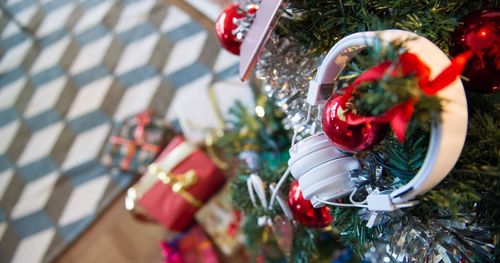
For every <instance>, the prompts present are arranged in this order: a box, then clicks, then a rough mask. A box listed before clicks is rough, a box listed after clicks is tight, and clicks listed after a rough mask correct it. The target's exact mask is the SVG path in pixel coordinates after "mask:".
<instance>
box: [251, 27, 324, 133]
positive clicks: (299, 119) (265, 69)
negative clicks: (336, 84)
mask: <svg viewBox="0 0 500 263" xmlns="http://www.w3.org/2000/svg"><path fill="white" fill-rule="evenodd" d="M321 60H322V57H317V58H310V57H306V55H305V54H304V52H302V51H301V49H300V46H299V45H297V44H296V43H293V42H292V41H290V40H289V39H287V38H285V37H279V36H277V35H276V34H271V37H270V38H269V40H268V41H267V43H266V46H265V50H264V51H263V52H262V54H261V55H260V59H259V62H258V63H257V68H256V76H257V77H258V78H260V79H264V80H265V81H266V82H267V85H266V86H265V87H264V92H265V93H266V94H267V95H268V96H269V97H272V98H274V99H275V100H276V104H277V106H279V107H280V108H281V109H282V110H283V112H284V113H285V114H286V118H285V120H284V122H283V124H284V126H285V129H288V130H298V131H299V133H303V134H304V135H305V134H311V133H314V132H316V131H319V130H321V122H320V120H319V118H320V116H319V115H320V113H321V108H313V109H312V110H311V112H310V118H309V119H308V121H306V119H307V114H306V113H307V107H306V105H307V103H306V96H307V89H308V88H309V81H310V80H312V79H313V78H314V73H315V72H316V69H317V67H318V65H319V64H320V62H321Z"/></svg>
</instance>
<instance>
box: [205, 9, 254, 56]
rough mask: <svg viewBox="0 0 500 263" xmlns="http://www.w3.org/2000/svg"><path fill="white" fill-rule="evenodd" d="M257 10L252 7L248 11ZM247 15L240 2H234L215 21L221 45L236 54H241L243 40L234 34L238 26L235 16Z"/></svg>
mask: <svg viewBox="0 0 500 263" xmlns="http://www.w3.org/2000/svg"><path fill="white" fill-rule="evenodd" d="M255 11H256V9H250V10H249V11H248V12H249V13H251V14H253V13H255ZM245 15H246V14H245V12H244V11H243V10H241V9H240V8H239V5H238V4H232V5H230V6H228V7H226V9H224V11H222V13H221V14H220V15H219V17H218V18H217V20H216V22H215V33H216V35H217V38H218V39H219V42H220V44H221V46H222V47H223V48H224V49H226V50H227V51H229V52H231V53H233V54H235V55H239V54H240V47H241V40H239V39H238V38H237V37H236V36H235V35H234V34H233V30H234V29H236V27H237V25H236V24H235V23H234V22H233V18H237V19H238V18H243V17H245Z"/></svg>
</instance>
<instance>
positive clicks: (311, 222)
mask: <svg viewBox="0 0 500 263" xmlns="http://www.w3.org/2000/svg"><path fill="white" fill-rule="evenodd" d="M288 205H289V206H290V209H292V212H293V217H294V218H295V220H297V221H299V223H301V224H303V225H305V226H308V227H326V226H328V225H329V224H330V223H331V222H332V221H333V216H332V215H331V214H330V208H328V207H326V206H324V207H321V208H313V206H312V204H311V201H309V200H306V199H304V197H303V196H302V191H301V190H300V188H299V182H298V181H294V182H292V185H291V186H290V191H288Z"/></svg>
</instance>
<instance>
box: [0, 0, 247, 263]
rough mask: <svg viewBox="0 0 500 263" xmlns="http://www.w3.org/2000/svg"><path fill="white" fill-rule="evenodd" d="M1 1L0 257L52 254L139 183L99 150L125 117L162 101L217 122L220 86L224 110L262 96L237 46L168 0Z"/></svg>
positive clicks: (171, 112)
mask: <svg viewBox="0 0 500 263" xmlns="http://www.w3.org/2000/svg"><path fill="white" fill-rule="evenodd" d="M0 5H1V9H2V16H1V17H0V56H1V57H0V262H39V261H51V259H53V258H54V257H55V256H56V255H57V254H58V253H60V251H61V250H62V249H64V247H66V246H67V245H68V244H69V243H71V242H72V241H73V240H74V239H75V238H76V237H78V235H79V234H81V233H82V231H84V230H85V228H87V227H88V226H89V224H90V223H91V222H92V221H93V220H94V219H95V218H96V216H97V214H98V213H99V212H100V211H102V209H104V208H105V207H106V206H107V205H108V204H109V203H110V201H111V200H113V198H115V197H116V196H117V195H118V194H119V193H120V192H122V191H123V189H125V188H126V187H127V186H128V185H129V183H130V182H131V180H132V179H133V177H132V175H127V174H120V173H110V172H108V171H107V170H106V169H105V168H104V167H102V166H101V164H100V163H99V161H98V160H99V156H100V154H101V151H102V148H103V145H104V143H105V141H106V138H107V136H108V135H109V133H110V131H111V129H112V127H113V125H114V124H115V123H116V122H118V121H121V120H123V119H124V118H126V117H128V116H131V115H133V114H135V113H137V112H140V111H142V110H144V109H146V108H148V107H151V108H154V109H155V110H156V111H157V112H158V113H161V114H164V116H165V117H166V118H167V119H169V120H171V121H175V119H177V117H178V114H177V113H179V112H184V113H186V114H188V115H189V114H191V115H193V116H198V117H197V118H198V119H199V121H200V122H201V124H199V125H201V126H202V127H204V126H207V127H209V126H211V125H212V126H213V122H214V121H213V119H214V117H213V116H209V115H210V114H212V115H213V113H207V111H206V110H205V109H204V107H209V106H208V104H210V102H209V100H208V95H207V94H208V90H209V89H210V88H212V87H213V88H214V89H216V93H217V92H218V95H217V97H218V98H219V100H220V104H221V106H223V108H224V109H222V111H223V112H224V111H225V109H227V108H228V107H229V106H230V103H229V102H228V101H227V97H231V98H232V99H234V98H237V97H247V99H248V97H251V93H250V95H249V93H248V88H246V87H244V86H242V85H241V84H239V83H238V81H237V80H236V73H237V63H238V59H237V57H234V56H232V55H230V54H228V53H227V52H225V51H222V50H220V48H219V46H218V44H217V42H216V39H215V37H214V36H213V35H212V34H211V33H210V32H209V31H207V30H206V29H205V28H203V27H202V26H201V25H200V24H198V23H197V22H196V21H194V20H193V19H192V18H191V17H190V16H189V15H187V14H186V13H185V12H184V11H182V10H181V9H179V8H177V7H175V6H173V5H169V4H166V2H165V1H163V0H140V1H131V0H124V1H111V0H109V1H105V0H88V1H85V0H82V1H69V0H40V1H35V0H10V1H6V3H5V1H4V2H3V3H0ZM13 19H14V20H15V21H17V23H19V24H21V25H23V26H24V27H25V30H23V29H22V28H20V27H19V26H18V24H17V23H15V22H14V20H13ZM227 90H230V91H231V92H227ZM250 100H251V99H250ZM195 105H196V106H195ZM200 116H201V117H200ZM194 118H196V117H194ZM203 122H205V123H203Z"/></svg>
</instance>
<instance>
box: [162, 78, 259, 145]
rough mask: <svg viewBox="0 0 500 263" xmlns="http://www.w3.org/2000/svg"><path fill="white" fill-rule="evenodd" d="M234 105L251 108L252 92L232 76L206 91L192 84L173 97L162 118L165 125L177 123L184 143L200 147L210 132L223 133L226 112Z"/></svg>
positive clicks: (196, 84)
mask: <svg viewBox="0 0 500 263" xmlns="http://www.w3.org/2000/svg"><path fill="white" fill-rule="evenodd" d="M207 84H208V83H207ZM236 101H239V102H241V103H242V104H243V105H245V107H247V108H248V109H253V108H254V107H255V102H254V96H253V93H252V89H251V88H250V87H249V86H248V84H244V83H242V82H241V81H239V80H238V79H237V78H236V76H235V77H234V78H230V79H224V80H221V81H218V82H216V83H214V84H213V85H210V87H208V86H207V85H203V83H202V84H200V83H193V85H192V86H190V87H186V88H183V89H181V90H179V91H178V92H177V93H176V94H175V98H174V100H173V101H172V103H171V106H170V107H169V109H168V112H167V116H166V117H167V119H168V120H169V121H172V122H173V121H178V123H179V125H180V128H181V129H182V133H183V134H184V136H185V138H186V140H187V141H189V142H191V143H194V144H203V143H204V142H205V138H206V137H207V135H210V133H211V132H212V131H213V130H214V129H215V130H217V129H223V128H224V125H225V121H227V120H230V119H231V114H230V113H229V109H230V108H231V107H233V106H234V104H235V103H236ZM193 105H196V107H193Z"/></svg>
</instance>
